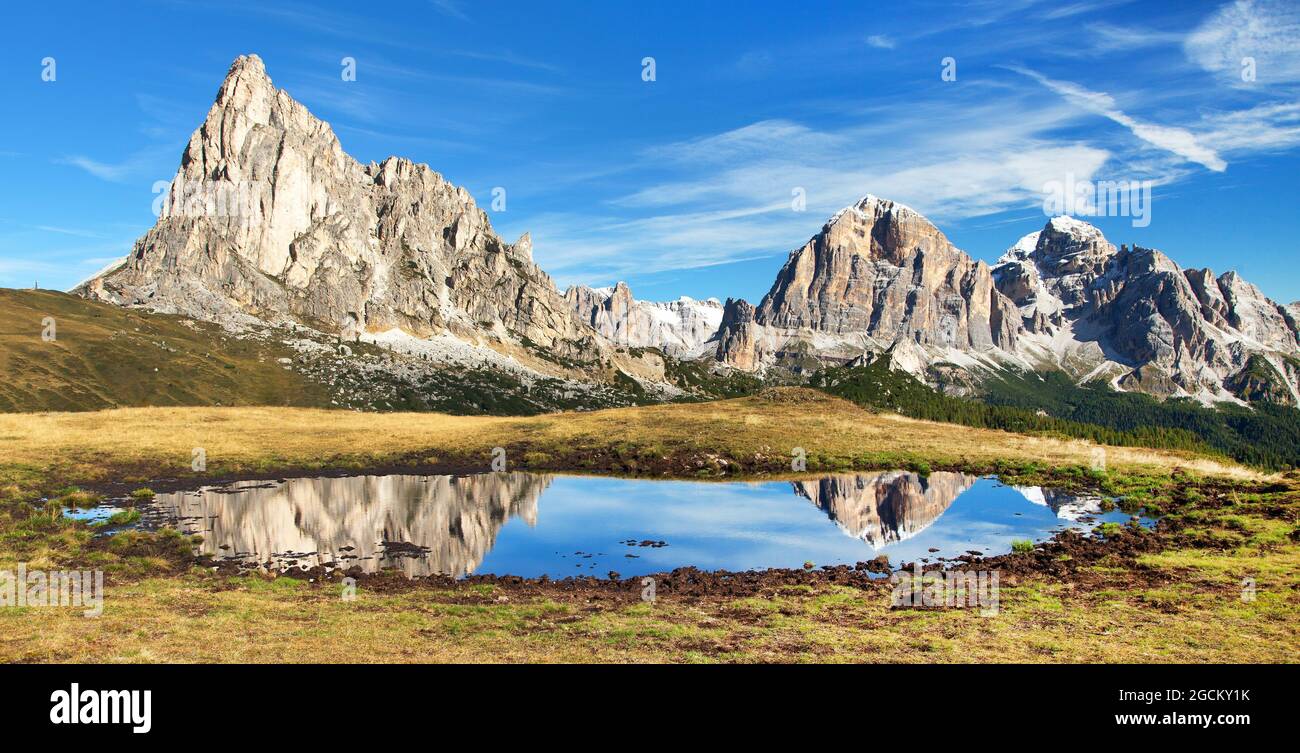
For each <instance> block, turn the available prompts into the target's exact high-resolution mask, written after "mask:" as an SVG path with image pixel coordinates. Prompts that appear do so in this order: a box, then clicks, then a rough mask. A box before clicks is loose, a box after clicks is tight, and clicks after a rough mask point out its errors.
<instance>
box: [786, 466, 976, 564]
mask: <svg viewBox="0 0 1300 753" xmlns="http://www.w3.org/2000/svg"><path fill="white" fill-rule="evenodd" d="M976 480H977V477H976V476H968V475H966V474H963V473H949V472H947V471H939V472H936V473H932V474H930V475H929V476H920V475H918V474H915V473H906V472H903V471H894V472H890V473H881V474H876V475H843V476H831V477H828V478H823V479H818V480H816V481H793V482H791V485H792V486H793V487H794V492H795V493H796V494H798V495H799V496H801V497H804V498H805V499H807V500H808V501H810V502H812V503H813V504H814V505H816V506H817V507H818V508H819V509H820V510H822V511H823V512H825V513H826V514H827V515H828V516H829V517H830V518H831V519H832V520H834V521H835V522H836V523H837V524H838V525H839V526H840V528H842V529H843V530H844V532H845V533H847V534H848V535H850V536H852V537H853V538H856V539H862V540H863V541H865V542H867V543H868V544H870V545H871V546H873V547H877V548H879V547H881V546H884V545H886V544H892V543H894V542H897V541H902V540H904V539H907V538H910V537H912V536H914V535H916V534H917V533H919V532H920V531H922V530H924V529H925V528H926V527H927V526H929V525H930V524H931V523H933V522H934V521H935V520H937V519H938V518H939V516H940V515H943V513H944V511H946V510H947V509H948V506H949V505H951V504H952V502H953V500H955V499H957V497H958V496H959V495H961V493H962V492H964V491H966V490H967V489H969V488H970V487H971V486H972V485H973V484H974V483H975V481H976Z"/></svg>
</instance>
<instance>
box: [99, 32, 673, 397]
mask: <svg viewBox="0 0 1300 753" xmlns="http://www.w3.org/2000/svg"><path fill="white" fill-rule="evenodd" d="M74 292H76V293H78V294H80V295H83V296H86V297H89V298H93V299H98V300H102V301H107V302H111V303H115V304H120V305H128V306H141V307H146V308H149V309H152V310H154V311H158V312H163V313H178V314H183V315H185V316H189V317H192V318H196V319H201V320H208V321H219V322H222V323H223V324H229V325H232V326H238V325H240V324H249V323H256V322H269V323H284V322H290V323H296V324H300V325H306V326H307V327H310V328H312V329H314V330H317V331H320V332H324V333H329V334H337V335H339V336H340V337H341V338H342V339H344V340H354V339H365V338H366V337H367V336H375V335H379V334H384V333H391V334H390V335H389V339H390V340H400V339H402V338H403V337H407V338H411V339H415V340H427V339H429V338H438V337H450V338H454V339H455V340H457V341H460V342H462V343H466V344H469V345H471V346H476V347H482V348H488V349H491V350H493V351H496V352H499V353H501V354H503V355H504V356H506V357H508V358H509V359H513V360H515V361H518V362H519V363H522V364H524V365H526V366H527V367H528V368H530V369H534V370H537V371H539V372H542V373H548V374H556V373H562V374H570V375H571V374H575V373H576V374H579V375H582V374H588V375H589V374H591V373H594V372H599V371H602V370H604V371H606V372H612V370H613V369H614V368H617V369H618V370H622V371H625V372H628V373H630V374H632V375H634V376H637V377H642V378H648V379H654V378H655V377H656V373H662V364H659V365H656V364H655V363H653V362H652V361H646V360H645V359H636V358H630V357H628V356H627V355H626V354H624V353H619V352H617V350H616V349H614V348H612V347H610V345H609V344H608V343H606V342H605V341H604V340H603V339H602V338H601V337H600V336H599V335H597V334H596V333H595V332H594V331H593V330H592V329H591V327H589V326H587V325H586V324H584V323H583V322H582V321H580V320H579V318H578V317H577V315H576V314H575V313H574V312H573V310H572V309H571V308H570V306H569V305H568V304H567V303H566V302H565V300H564V298H563V297H562V296H561V295H560V293H559V291H558V290H557V289H556V288H555V285H554V283H553V282H552V280H551V278H550V277H549V276H547V275H546V273H545V272H543V271H542V270H541V269H540V268H539V267H538V266H537V265H536V264H534V263H533V260H532V244H531V241H530V239H529V237H528V235H527V234H525V235H524V236H523V237H521V238H519V239H518V240H517V241H515V242H514V243H507V242H504V241H503V240H502V239H501V238H499V237H498V236H497V234H496V233H495V232H494V231H493V229H492V225H491V223H490V221H489V220H488V217H487V214H486V213H484V212H483V210H481V209H479V208H478V207H477V206H476V205H475V203H474V199H473V198H472V197H471V196H470V195H469V193H468V192H466V191H465V189H463V188H460V187H457V186H454V185H452V184H451V183H449V182H448V181H447V180H446V179H444V178H443V177H442V176H441V175H439V174H438V173H436V172H434V171H433V170H431V169H430V168H429V167H428V166H427V165H423V164H415V163H412V162H410V161H409V160H405V159H401V158H398V157H389V158H387V159H385V160H384V161H383V162H381V163H370V164H368V165H362V164H360V163H359V162H357V161H356V160H354V159H353V158H352V157H351V156H349V155H348V154H347V153H345V152H344V151H343V148H342V146H341V145H340V144H339V140H338V138H337V137H336V136H335V134H334V132H333V130H332V129H331V128H330V126H329V124H328V123H326V122H324V121H322V120H319V119H318V118H316V117H314V116H313V115H312V114H311V113H310V112H309V111H308V110H307V108H306V107H304V106H303V105H302V104H300V103H299V102H297V101H295V100H294V99H293V98H292V97H290V96H289V94H288V93H286V92H285V91H283V90H279V89H276V88H275V86H274V85H273V84H272V82H271V79H270V78H269V77H268V76H267V73H266V70H265V68H264V66H263V64H262V61H261V60H260V59H259V58H258V57H257V56H256V55H248V56H243V57H240V58H238V59H237V60H236V61H235V62H234V64H233V65H232V66H231V68H230V71H229V73H227V75H226V78H225V81H224V82H223V83H222V84H221V87H220V90H219V91H218V93H217V97H216V101H215V103H214V104H213V105H212V108H211V109H210V110H209V111H208V115H207V118H206V120H205V121H204V122H203V124H202V125H201V126H199V128H198V129H197V130H196V131H194V134H193V136H191V138H190V142H189V144H188V146H187V147H186V149H185V152H184V154H183V155H182V156H181V164H180V168H179V170H178V171H177V173H176V177H175V179H174V180H173V181H172V185H171V190H170V191H169V192H168V194H167V195H166V199H165V201H164V202H163V203H162V206H161V212H160V216H159V218H158V221H157V224H156V225H155V226H154V227H153V228H152V229H151V230H149V232H148V233H146V234H145V236H144V237H142V238H141V239H140V240H138V241H137V242H136V244H135V246H134V248H133V249H132V250H131V253H130V255H129V256H128V257H127V258H126V259H125V260H124V262H123V263H121V264H120V265H117V266H115V267H113V268H111V269H109V270H108V271H106V272H105V273H102V274H100V275H99V276H97V277H94V278H92V279H91V280H89V281H87V282H86V283H84V284H82V285H81V286H80V287H78V288H77V289H76V290H75V291H74ZM423 355H424V356H425V357H427V356H428V353H424V354H423Z"/></svg>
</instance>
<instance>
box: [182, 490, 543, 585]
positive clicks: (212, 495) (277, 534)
mask: <svg viewBox="0 0 1300 753" xmlns="http://www.w3.org/2000/svg"><path fill="white" fill-rule="evenodd" d="M550 482H551V477H550V476H539V475H535V474H528V473H491V474H478V475H472V476H427V477H421V476H355V477H347V478H305V479H292V480H289V481H284V482H257V483H252V482H249V483H243V484H236V485H234V486H232V487H222V488H220V489H206V490H203V491H199V492H182V493H177V494H162V495H159V496H158V497H157V499H156V504H157V506H158V508H159V510H160V511H161V512H162V514H163V515H164V517H165V518H166V519H169V520H173V521H178V522H179V523H181V524H189V525H188V526H187V529H192V530H194V531H195V532H198V533H201V534H202V535H203V543H202V545H201V547H202V552H203V553H205V554H210V555H212V556H214V557H235V558H238V559H239V560H241V561H244V562H247V563H249V564H254V563H255V564H258V565H260V566H268V565H267V563H270V564H269V567H271V568H275V569H284V568H287V567H293V566H314V565H318V564H325V563H331V562H336V563H338V564H339V565H340V566H342V567H344V568H351V567H352V566H354V565H359V566H360V567H361V568H362V569H363V570H365V571H367V572H374V571H376V570H379V569H380V568H384V567H396V568H398V569H400V570H402V571H403V572H405V573H406V574H407V575H408V576H424V575H431V574H435V573H441V574H446V575H453V576H461V575H466V574H469V573H472V572H474V570H475V568H476V567H477V566H478V565H479V563H481V562H482V561H483V557H484V556H485V555H486V554H487V553H488V551H490V550H491V549H492V546H493V544H494V543H495V541H496V536H497V532H498V531H499V530H500V529H501V526H503V525H504V524H505V523H506V521H508V520H510V519H511V518H514V517H519V518H521V519H523V520H524V521H525V522H526V523H528V524H529V525H530V526H532V525H535V524H536V522H537V501H538V498H539V497H540V496H541V494H542V492H543V491H544V490H545V489H546V487H547V486H549V485H550ZM385 542H389V543H388V544H387V545H385ZM223 547H224V548H223ZM349 547H350V548H351V549H348V548H349Z"/></svg>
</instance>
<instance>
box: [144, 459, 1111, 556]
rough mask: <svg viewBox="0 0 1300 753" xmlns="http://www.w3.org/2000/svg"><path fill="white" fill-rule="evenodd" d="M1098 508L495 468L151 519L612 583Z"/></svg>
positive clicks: (215, 543) (1078, 502)
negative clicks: (615, 577) (616, 578)
mask: <svg viewBox="0 0 1300 753" xmlns="http://www.w3.org/2000/svg"><path fill="white" fill-rule="evenodd" d="M1100 501H1101V500H1100V498H1097V497H1076V496H1069V495H1065V494H1061V493H1058V492H1055V491H1052V490H1050V489H1042V488H1039V487H1010V486H1004V485H1003V484H1001V483H999V482H998V481H996V480H995V479H991V478H979V477H976V476H967V475H964V474H959V473H945V472H940V473H932V474H930V475H929V476H927V477H922V476H919V475H917V474H914V473H908V472H903V471H895V472H889V473H871V474H840V475H834V476H827V477H824V478H819V479H808V480H800V481H771V482H755V483H743V482H709V483H705V482H690V481H647V480H630V479H616V478H598V477H588V476H562V475H543V474H533V473H490V474H480V475H471V476H354V477H347V478H301V479H289V480H281V481H257V482H240V483H236V484H232V485H229V486H224V487H207V488H204V489H200V490H198V491H190V492H177V493H172V494H160V495H158V497H157V498H156V499H155V501H154V504H153V506H152V511H151V513H150V514H149V518H150V520H151V521H152V522H154V523H168V524H171V525H176V526H178V527H180V528H181V529H182V530H184V531H186V532H190V533H199V534H202V536H203V538H204V540H203V544H202V546H201V549H202V551H203V552H204V553H207V554H211V555H213V556H215V557H219V558H228V559H234V560H238V561H240V562H242V563H245V564H248V565H249V566H258V567H270V568H279V569H283V568H289V567H309V566H314V565H318V564H324V565H343V566H346V567H352V566H354V565H360V566H361V567H362V568H363V569H365V570H367V571H374V570H378V569H380V568H381V567H396V568H398V569H400V570H403V571H405V572H406V573H407V574H408V575H411V576H421V575H429V574H432V573H446V574H450V575H455V576H463V575H466V574H469V573H484V574H487V573H491V574H497V575H522V576H528V577H536V576H540V575H543V574H545V575H549V576H551V577H564V576H567V575H580V574H581V575H599V576H602V577H603V576H605V575H607V574H608V573H609V571H611V570H613V571H616V572H618V573H620V574H621V575H623V576H630V575H639V574H644V573H651V572H659V571H664V570H671V569H673V568H675V567H682V566H686V565H694V566H696V567H699V568H702V569H727V570H748V569H763V568H769V567H801V566H802V565H803V564H804V563H805V562H809V561H811V562H813V563H815V564H817V565H833V564H853V563H856V562H859V561H862V560H869V559H871V558H873V557H875V556H877V555H879V554H886V555H888V556H889V558H890V560H891V561H892V562H893V563H895V564H898V563H900V562H903V561H911V560H917V559H921V558H931V559H935V558H938V557H956V556H959V555H961V554H964V553H966V552H967V551H969V550H978V551H980V552H982V553H984V554H990V555H993V554H1002V553H1004V552H1007V551H1010V549H1011V543H1012V542H1013V541H1014V540H1017V539H1031V540H1034V541H1038V540H1041V539H1044V538H1047V537H1049V536H1050V535H1051V534H1052V533H1053V532H1055V531H1057V530H1059V529H1062V528H1066V527H1074V528H1091V527H1092V526H1095V525H1097V524H1098V523H1101V522H1107V521H1114V522H1124V521H1127V520H1128V516H1127V515H1125V514H1123V513H1119V512H1110V513H1101V512H1100V507H1099V503H1100ZM931 549H936V550H938V551H934V552H932V551H930V550H931Z"/></svg>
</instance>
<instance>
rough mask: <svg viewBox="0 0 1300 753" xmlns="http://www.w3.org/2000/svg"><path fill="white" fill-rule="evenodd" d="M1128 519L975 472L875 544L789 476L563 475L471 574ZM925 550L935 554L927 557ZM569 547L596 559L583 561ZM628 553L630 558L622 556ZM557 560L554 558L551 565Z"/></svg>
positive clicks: (834, 552)
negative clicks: (1078, 515)
mask: <svg viewBox="0 0 1300 753" xmlns="http://www.w3.org/2000/svg"><path fill="white" fill-rule="evenodd" d="M1016 513H1020V514H1019V515H1017V514H1016ZM1126 520H1128V516H1127V515H1124V514H1123V513H1118V512H1112V513H1106V514H1098V515H1097V516H1096V521H1095V522H1093V523H1091V524H1087V523H1076V522H1072V521H1070V520H1066V519H1062V518H1058V517H1057V516H1056V515H1055V514H1054V513H1053V512H1052V509H1051V508H1050V507H1048V506H1047V505H1045V504H1041V505H1040V504H1033V503H1032V502H1030V501H1029V500H1028V499H1026V498H1025V496H1024V495H1022V494H1021V493H1020V492H1018V491H1017V490H1015V489H1013V488H1011V487H1007V486H1003V485H1002V484H1000V483H998V482H996V481H994V480H992V479H980V480H977V481H975V483H974V485H973V486H971V487H970V488H969V489H968V490H967V491H965V492H963V493H961V494H960V496H958V497H957V499H956V500H955V501H953V502H952V503H951V505H950V506H949V507H948V509H947V510H946V511H944V512H943V513H942V514H941V515H940V516H939V517H938V518H937V519H936V520H934V521H933V522H931V523H930V524H929V525H928V526H927V527H925V528H924V529H923V530H921V531H920V532H919V533H917V534H915V535H913V536H912V537H911V538H907V539H904V540H903V541H899V542H895V543H891V544H888V545H886V546H883V547H881V548H879V549H875V548H873V547H872V546H871V545H870V544H868V543H866V542H865V541H862V540H860V539H855V538H851V537H850V536H849V535H846V534H845V532H844V531H843V530H842V529H841V528H840V527H839V526H837V525H836V524H835V523H834V522H833V521H831V520H829V519H828V518H827V516H826V515H825V514H824V513H822V512H821V511H820V510H818V509H817V508H816V507H814V506H813V505H812V504H810V503H809V502H808V500H806V499H803V498H801V497H798V496H796V495H795V494H794V493H793V492H792V489H791V484H790V483H789V482H764V483H753V484H743V483H696V482H683V481H640V480H635V481H634V480H625V479H605V478H582V477H563V476H561V477H557V478H556V479H555V480H554V481H553V482H552V483H551V485H550V487H548V488H547V490H546V491H545V492H544V493H543V495H542V499H541V501H540V502H539V504H538V520H537V526H536V527H535V528H530V527H529V526H527V525H526V524H524V523H523V522H522V521H519V520H511V521H509V522H507V523H506V525H505V526H503V527H502V528H501V531H500V532H499V533H498V534H497V541H496V545H495V546H494V547H493V548H492V550H491V551H490V552H489V553H488V554H487V556H486V557H485V558H484V560H483V563H482V564H481V565H480V566H479V567H478V568H477V569H476V572H480V573H510V574H514V575H526V576H536V575H541V574H543V573H546V574H549V575H551V576H553V577H554V576H564V575H576V574H582V573H590V574H597V575H602V576H603V575H605V574H606V573H607V572H608V571H609V570H616V571H618V572H619V573H621V574H623V575H637V574H642V573H650V572H658V571H663V570H671V569H672V568H674V567H681V566H684V565H694V566H696V567H699V568H701V569H706V570H710V569H726V570H748V569H763V568H768V567H802V566H803V563H804V562H806V561H812V562H814V563H815V564H817V565H834V564H853V563H855V562H858V561H861V560H869V559H871V558H873V557H875V556H876V555H878V554H886V555H888V556H889V558H890V560H891V561H892V562H893V563H895V564H898V563H899V562H902V561H906V560H915V559H920V558H922V557H932V558H933V557H939V556H947V557H956V556H958V555H960V554H963V553H965V552H966V550H968V549H980V550H983V551H984V552H985V553H987V554H1002V553H1005V552H1008V551H1010V550H1011V542H1013V541H1015V540H1016V539H1031V540H1035V541H1036V540H1040V539H1044V538H1047V537H1048V536H1050V534H1051V533H1052V531H1053V530H1054V529H1056V528H1058V527H1064V526H1072V527H1078V528H1088V527H1090V526H1093V525H1097V524H1099V523H1101V522H1106V521H1115V522H1124V521H1126ZM627 539H636V540H637V541H638V542H639V541H641V540H643V539H653V540H663V541H666V542H668V546H667V547H664V548H661V549H654V548H650V547H639V546H638V547H628V546H625V545H622V544H619V543H617V542H619V541H620V540H627ZM931 547H936V548H938V549H940V550H941V551H939V552H935V553H931V552H929V551H928V550H929V549H930V548H931ZM576 551H582V552H583V553H584V554H587V553H591V554H595V555H597V556H593V557H592V558H590V559H585V558H582V557H581V556H578V555H575V554H574V552H576ZM557 553H558V554H557ZM600 553H603V556H599V555H600ZM629 553H630V554H636V555H639V558H637V559H629V558H626V557H624V555H625V554H629ZM557 558H558V559H559V561H560V562H562V563H563V564H562V565H560V566H558V567H557V563H556V560H557Z"/></svg>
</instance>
